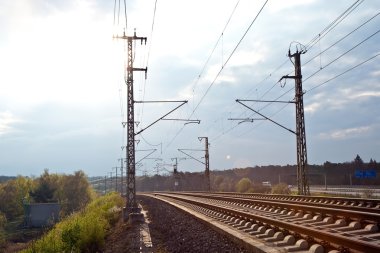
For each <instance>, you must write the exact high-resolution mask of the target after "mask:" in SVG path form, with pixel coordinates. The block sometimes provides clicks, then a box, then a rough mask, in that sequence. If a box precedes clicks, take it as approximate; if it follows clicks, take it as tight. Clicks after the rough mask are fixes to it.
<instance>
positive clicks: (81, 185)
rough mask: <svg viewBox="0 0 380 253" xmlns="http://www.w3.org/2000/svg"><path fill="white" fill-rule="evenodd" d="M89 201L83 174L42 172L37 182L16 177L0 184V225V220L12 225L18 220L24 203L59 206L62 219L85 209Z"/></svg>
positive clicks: (34, 179) (90, 189)
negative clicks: (9, 222) (12, 222)
mask: <svg viewBox="0 0 380 253" xmlns="http://www.w3.org/2000/svg"><path fill="white" fill-rule="evenodd" d="M93 197H94V192H93V190H92V188H91V187H90V185H89V183H88V181H87V178H86V175H85V174H84V172H83V171H77V172H75V173H74V174H73V175H65V174H50V173H49V171H48V170H45V171H44V173H43V174H42V175H41V176H40V177H38V178H29V177H22V176H18V177H16V178H14V179H11V180H8V181H6V182H3V183H0V225H1V223H2V222H1V220H7V221H13V220H15V219H16V218H18V217H20V216H22V215H23V214H24V205H25V204H27V203H48V202H50V203H60V204H61V216H66V215H68V214H70V213H72V212H74V211H77V210H79V209H81V208H82V207H84V206H85V205H87V203H89V202H90V201H91V200H92V199H93ZM3 223H4V222H3Z"/></svg>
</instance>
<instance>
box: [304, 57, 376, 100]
mask: <svg viewBox="0 0 380 253" xmlns="http://www.w3.org/2000/svg"><path fill="white" fill-rule="evenodd" d="M379 55H380V53H378V54H376V55H374V56H372V57H370V58H368V59H367V60H365V61H362V62H360V63H358V64H356V65H355V66H353V67H351V68H349V69H347V70H345V71H343V72H342V73H340V74H338V75H336V76H334V77H332V78H330V79H328V80H326V81H324V82H323V83H320V84H318V85H316V86H314V87H312V88H311V89H309V90H307V92H306V93H309V92H310V91H313V90H315V89H316V88H318V87H321V86H322V85H324V84H326V83H328V82H330V81H332V80H334V79H336V78H338V77H340V76H342V75H344V74H346V73H348V72H350V71H352V70H354V69H356V68H357V67H359V66H361V65H363V64H365V63H367V62H369V61H371V60H373V59H375V58H376V57H378V56H379Z"/></svg>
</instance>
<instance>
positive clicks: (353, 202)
mask: <svg viewBox="0 0 380 253" xmlns="http://www.w3.org/2000/svg"><path fill="white" fill-rule="evenodd" d="M149 196H151V197H155V198H158V199H160V200H162V201H166V202H168V203H170V204H172V205H176V206H177V207H178V208H181V209H184V210H187V211H188V212H190V213H192V214H193V215H196V216H198V218H200V219H203V220H204V221H205V222H207V223H209V224H210V226H214V227H215V228H217V229H218V230H220V231H222V232H224V233H228V234H229V235H230V236H231V237H235V238H236V239H235V241H238V242H239V243H241V244H243V245H245V246H246V247H247V248H249V249H250V250H252V251H254V252H313V253H327V252H328V253H336V252H366V253H367V252H368V253H371V252H374V253H375V252H376V253H379V252H380V232H379V224H380V212H379V210H380V206H379V201H378V200H373V199H367V200H365V199H357V198H351V199H350V198H336V197H333V198H328V197H310V196H285V195H265V194H237V193H205V192H203V193H202V192H187V193H185V192H181V193H179V192H177V193H170V192H159V193H155V194H150V195H149Z"/></svg>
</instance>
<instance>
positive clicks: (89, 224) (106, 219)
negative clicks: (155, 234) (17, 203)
mask: <svg viewBox="0 0 380 253" xmlns="http://www.w3.org/2000/svg"><path fill="white" fill-rule="evenodd" d="M122 205H123V199H122V198H121V197H120V196H119V195H118V194H116V193H111V194H108V195H106V196H102V197H99V198H97V199H95V200H94V201H93V202H91V203H90V204H89V205H88V206H87V207H86V208H85V209H84V210H82V211H80V212H77V213H74V214H72V215H70V216H68V217H67V218H65V219H64V220H63V221H61V222H59V223H57V224H56V225H55V226H54V228H53V229H52V230H50V231H49V232H48V233H47V234H45V235H44V236H43V237H42V238H40V239H39V240H36V241H33V242H32V243H31V246H30V247H29V248H28V249H26V250H24V251H22V252H25V253H34V252H44V253H45V252H46V253H50V252H51V253H53V252H98V251H100V250H101V249H102V247H103V246H104V243H105V236H106V232H107V229H109V228H110V227H111V226H112V225H113V224H114V223H115V222H116V221H117V220H118V218H119V216H120V210H121V207H122Z"/></svg>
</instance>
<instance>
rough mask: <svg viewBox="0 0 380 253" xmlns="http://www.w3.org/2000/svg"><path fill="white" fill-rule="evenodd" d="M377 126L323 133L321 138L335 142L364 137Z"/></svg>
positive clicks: (320, 135)
mask: <svg viewBox="0 0 380 253" xmlns="http://www.w3.org/2000/svg"><path fill="white" fill-rule="evenodd" d="M374 128H375V126H373V125H372V126H362V127H353V128H346V129H338V130H333V131H331V132H329V133H321V134H319V137H320V138H322V139H333V140H347V139H353V138H358V137H362V136H363V135H365V134H368V133H370V132H371V131H372V130H373V129H374Z"/></svg>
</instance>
